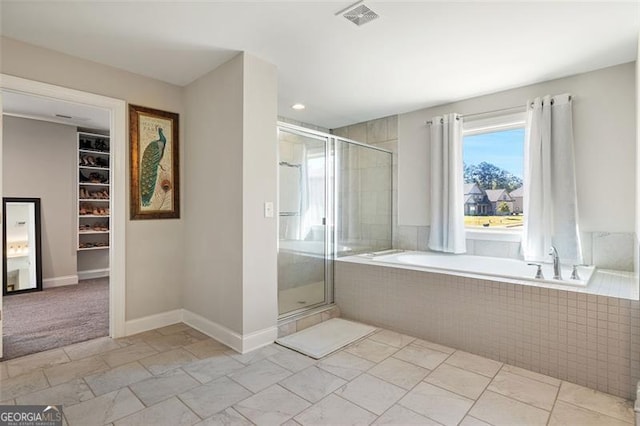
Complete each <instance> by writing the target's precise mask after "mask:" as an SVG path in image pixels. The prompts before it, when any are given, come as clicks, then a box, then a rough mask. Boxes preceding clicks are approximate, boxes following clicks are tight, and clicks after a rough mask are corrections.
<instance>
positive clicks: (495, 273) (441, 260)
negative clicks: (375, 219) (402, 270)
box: [359, 250, 595, 287]
mask: <svg viewBox="0 0 640 426" xmlns="http://www.w3.org/2000/svg"><path fill="white" fill-rule="evenodd" d="M359 257H360V258H361V259H363V260H365V261H369V262H371V263H374V264H385V265H391V266H396V267H403V266H406V267H408V268H411V269H414V268H417V269H420V270H427V271H430V272H440V273H450V274H455V275H469V276H472V277H478V278H483V277H488V278H494V279H496V278H500V279H507V280H510V281H511V280H513V281H516V282H519V283H522V282H524V283H525V284H526V282H532V283H548V284H556V285H571V286H578V287H586V286H587V285H588V284H589V281H590V280H591V277H592V276H593V273H594V271H595V267H594V266H578V274H579V276H580V280H572V279H570V277H571V270H572V267H571V266H568V265H562V278H563V279H562V280H554V279H553V264H550V263H543V264H542V273H543V275H544V279H536V278H535V276H536V270H537V268H536V267H535V266H529V265H527V262H525V261H523V260H517V259H506V258H500V257H488V256H470V255H465V254H446V253H436V252H423V251H397V250H392V251H388V252H381V253H372V254H364V255H359Z"/></svg>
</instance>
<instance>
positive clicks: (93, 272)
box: [78, 268, 109, 280]
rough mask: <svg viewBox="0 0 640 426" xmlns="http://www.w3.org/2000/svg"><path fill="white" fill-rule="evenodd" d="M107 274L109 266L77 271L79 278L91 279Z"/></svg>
mask: <svg viewBox="0 0 640 426" xmlns="http://www.w3.org/2000/svg"><path fill="white" fill-rule="evenodd" d="M108 276H109V268H104V269H88V270H86V271H78V279H79V280H93V279H95V278H103V277H108Z"/></svg>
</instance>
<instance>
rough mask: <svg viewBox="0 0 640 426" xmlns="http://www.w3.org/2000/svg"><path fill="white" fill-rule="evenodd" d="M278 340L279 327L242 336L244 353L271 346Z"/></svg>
mask: <svg viewBox="0 0 640 426" xmlns="http://www.w3.org/2000/svg"><path fill="white" fill-rule="evenodd" d="M277 338H278V327H276V326H273V327H267V328H263V329H262V330H258V331H254V332H253V333H249V334H245V335H243V336H242V353H243V354H244V353H247V352H251V351H254V350H256V349H259V348H261V347H263V346H267V345H270V344H271V343H273V342H275V340H276V339H277Z"/></svg>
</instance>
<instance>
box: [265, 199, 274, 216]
mask: <svg viewBox="0 0 640 426" xmlns="http://www.w3.org/2000/svg"><path fill="white" fill-rule="evenodd" d="M264 217H273V202H271V201H267V202H265V203H264Z"/></svg>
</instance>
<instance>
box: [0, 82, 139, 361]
mask: <svg viewBox="0 0 640 426" xmlns="http://www.w3.org/2000/svg"><path fill="white" fill-rule="evenodd" d="M0 88H1V89H2V90H6V91H12V92H19V93H23V94H28V95H33V96H38V97H43V98H50V99H56V100H62V101H66V102H72V103H75V104H79V105H87V106H91V107H98V108H103V109H105V110H107V111H109V115H110V136H111V138H110V139H111V141H112V142H111V156H110V157H111V164H110V166H111V168H112V173H111V188H112V196H111V229H110V230H111V232H110V234H109V247H110V250H109V269H110V273H109V335H110V336H111V337H113V338H116V337H123V336H124V335H125V288H126V287H125V278H126V276H125V271H126V269H125V263H126V256H125V249H126V247H125V225H126V214H127V208H126V205H127V204H126V203H127V197H126V194H127V191H126V181H127V170H126V159H127V135H126V122H127V121H126V118H127V115H126V113H127V103H126V101H123V100H120V99H115V98H109V97H106V96H101V95H96V94H93V93H88V92H83V91H80V90H75V89H69V88H66V87H61V86H55V85H52V84H47V83H40V82H37V81H33V80H27V79H24V78H19V77H14V76H10V75H6V74H0ZM1 130H2V125H1V124H0V160H1V159H2V154H1V152H2V132H1ZM0 164H1V163H0ZM1 188H2V177H1V176H0V196H1V195H2V189H1ZM1 220H4V218H1ZM0 264H1V263H0ZM0 273H4V271H2V266H0ZM0 301H1V299H0ZM0 309H1V305H0ZM1 318H2V317H0V357H1V356H2V322H1Z"/></svg>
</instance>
